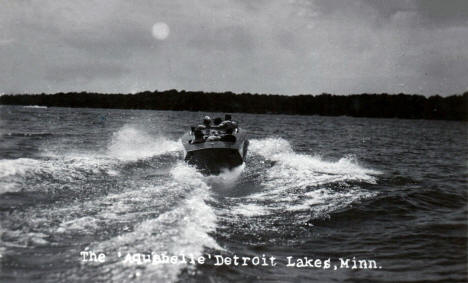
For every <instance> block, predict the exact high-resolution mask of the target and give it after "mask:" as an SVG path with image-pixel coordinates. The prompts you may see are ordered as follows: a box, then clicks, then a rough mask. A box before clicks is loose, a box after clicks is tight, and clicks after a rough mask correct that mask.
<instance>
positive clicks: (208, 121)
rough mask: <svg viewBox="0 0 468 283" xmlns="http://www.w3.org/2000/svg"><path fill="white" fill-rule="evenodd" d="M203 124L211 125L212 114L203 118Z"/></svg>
mask: <svg viewBox="0 0 468 283" xmlns="http://www.w3.org/2000/svg"><path fill="white" fill-rule="evenodd" d="M203 124H204V125H205V126H209V125H211V118H210V116H205V118H203Z"/></svg>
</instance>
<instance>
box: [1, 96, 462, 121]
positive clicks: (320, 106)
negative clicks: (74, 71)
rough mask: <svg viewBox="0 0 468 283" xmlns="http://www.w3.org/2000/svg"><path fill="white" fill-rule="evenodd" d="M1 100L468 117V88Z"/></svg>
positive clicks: (4, 100)
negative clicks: (429, 92) (432, 92)
mask: <svg viewBox="0 0 468 283" xmlns="http://www.w3.org/2000/svg"><path fill="white" fill-rule="evenodd" d="M0 104H3V105H39V106H48V107H54V106H55V107H80V108H85V107H86V108H114V109H146V110H175V111H183V110H188V111H207V112H238V113H239V112H240V113H256V114H291V115H295V114H296V115H321V116H350V117H369V118H403V119H429V120H464V121H468V92H465V93H464V94H462V95H452V96H448V97H441V96H431V97H425V96H422V95H409V94H402V93H400V94H385V93H383V94H352V95H346V96H345V95H331V94H321V95H316V96H314V95H297V96H285V95H267V94H250V93H242V94H234V93H232V92H223V93H216V92H199V91H183V90H182V91H177V90H168V91H151V92H150V91H145V92H140V93H137V94H105V93H91V92H69V93H55V94H44V93H42V94H9V95H2V96H0Z"/></svg>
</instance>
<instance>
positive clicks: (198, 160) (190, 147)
mask: <svg viewBox="0 0 468 283" xmlns="http://www.w3.org/2000/svg"><path fill="white" fill-rule="evenodd" d="M182 144H183V145H184V149H185V153H186V154H185V161H186V162H187V163H189V164H191V165H194V166H195V167H197V168H198V169H199V170H200V171H201V172H202V173H203V174H205V175H218V174H219V173H221V172H222V170H224V169H228V170H231V169H233V168H235V167H237V166H239V165H242V163H244V161H245V157H246V155H247V148H248V145H249V141H248V140H247V135H246V132H245V130H243V129H241V128H238V127H236V128H235V129H233V130H232V131H229V133H225V132H223V131H222V130H219V129H216V128H215V129H212V128H208V129H206V130H204V132H203V136H197V133H196V129H195V127H192V130H191V131H190V132H188V133H186V134H184V135H183V136H182Z"/></svg>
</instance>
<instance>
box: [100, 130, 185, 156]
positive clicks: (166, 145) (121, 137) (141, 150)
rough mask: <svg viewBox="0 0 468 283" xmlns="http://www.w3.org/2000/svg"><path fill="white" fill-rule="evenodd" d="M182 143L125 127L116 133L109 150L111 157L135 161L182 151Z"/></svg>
mask: <svg viewBox="0 0 468 283" xmlns="http://www.w3.org/2000/svg"><path fill="white" fill-rule="evenodd" d="M182 150H183V147H182V143H180V142H179V141H172V140H169V139H167V138H166V137H164V136H162V135H161V136H151V135H150V134H148V133H147V132H145V131H144V130H141V129H138V128H137V127H136V126H132V125H125V126H123V127H122V128H121V129H120V130H119V131H117V132H116V133H114V135H113V137H112V141H111V143H110V146H109V148H108V154H109V156H112V157H115V158H118V159H120V160H125V161H135V160H138V159H144V158H148V157H152V156H155V155H161V154H165V153H169V152H175V151H182Z"/></svg>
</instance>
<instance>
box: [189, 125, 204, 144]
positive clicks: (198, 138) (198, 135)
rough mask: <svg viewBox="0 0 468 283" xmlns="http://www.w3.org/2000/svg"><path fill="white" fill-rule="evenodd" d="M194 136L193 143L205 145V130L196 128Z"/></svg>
mask: <svg viewBox="0 0 468 283" xmlns="http://www.w3.org/2000/svg"><path fill="white" fill-rule="evenodd" d="M193 135H194V136H195V139H194V140H192V141H191V143H203V142H205V136H204V134H203V130H202V128H201V127H196V128H195V129H194V130H193Z"/></svg>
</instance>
